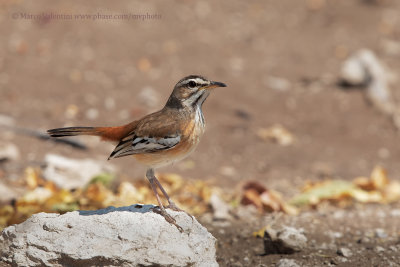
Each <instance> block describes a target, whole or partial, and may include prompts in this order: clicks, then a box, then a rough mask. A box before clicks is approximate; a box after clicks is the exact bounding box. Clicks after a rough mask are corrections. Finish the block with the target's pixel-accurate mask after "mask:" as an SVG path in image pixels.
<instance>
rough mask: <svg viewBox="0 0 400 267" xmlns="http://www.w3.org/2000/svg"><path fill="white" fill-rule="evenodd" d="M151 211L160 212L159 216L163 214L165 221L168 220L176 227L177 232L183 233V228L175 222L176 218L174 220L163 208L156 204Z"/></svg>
mask: <svg viewBox="0 0 400 267" xmlns="http://www.w3.org/2000/svg"><path fill="white" fill-rule="evenodd" d="M153 211H154V212H155V213H158V214H160V215H161V216H163V217H164V219H165V220H166V221H167V222H169V223H170V224H172V225H174V226H175V227H176V228H178V230H179V232H181V233H183V228H182V227H180V226H179V225H178V224H177V223H176V220H175V219H174V218H173V217H172V216H171V215H169V214H168V213H167V212H166V211H165V209H161V208H160V207H158V206H157V207H155V208H153Z"/></svg>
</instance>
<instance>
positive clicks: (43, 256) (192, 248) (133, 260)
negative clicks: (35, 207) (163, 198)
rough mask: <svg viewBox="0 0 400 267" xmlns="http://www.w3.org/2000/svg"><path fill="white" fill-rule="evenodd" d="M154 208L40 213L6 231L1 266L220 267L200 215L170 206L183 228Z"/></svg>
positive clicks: (1, 239) (1, 245)
mask: <svg viewBox="0 0 400 267" xmlns="http://www.w3.org/2000/svg"><path fill="white" fill-rule="evenodd" d="M153 207H154V206H152V205H145V206H143V205H138V204H137V205H132V206H129V207H121V208H114V207H109V208H107V209H103V210H97V211H74V212H68V213H66V214H64V215H59V214H55V213H50V214H49V213H39V214H35V215H33V216H32V217H31V218H29V219H28V220H27V221H25V222H23V223H21V224H18V225H13V226H9V227H7V228H6V229H4V230H3V231H2V233H1V236H0V251H1V253H0V265H1V266H3V265H4V264H9V265H12V266H149V265H151V266H207V267H208V266H218V264H217V262H216V259H215V252H216V249H215V243H216V239H215V238H214V237H213V236H212V235H211V234H210V233H209V232H207V230H206V229H205V228H204V227H203V226H201V225H200V224H199V223H198V222H197V221H196V219H194V218H193V219H192V218H191V217H189V216H188V215H187V214H186V213H184V212H175V211H171V210H168V213H169V214H171V215H172V216H173V217H174V218H175V219H176V221H177V223H178V224H179V225H180V226H181V227H182V228H183V230H184V231H183V233H181V232H180V231H179V230H178V229H177V228H176V227H175V226H174V225H171V224H169V223H168V222H166V221H165V219H164V218H163V217H162V216H160V215H159V214H156V213H153V212H152V211H151V208H153ZM2 264H3V265H2Z"/></svg>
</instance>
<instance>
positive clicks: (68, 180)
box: [43, 154, 114, 189]
mask: <svg viewBox="0 0 400 267" xmlns="http://www.w3.org/2000/svg"><path fill="white" fill-rule="evenodd" d="M45 163H46V167H45V169H44V171H43V177H44V178H45V179H46V180H48V181H53V182H54V183H55V184H57V185H58V186H60V187H62V188H65V189H73V188H78V187H82V186H84V185H85V184H87V183H88V182H89V181H90V180H91V179H92V178H93V177H94V176H95V175H97V174H99V173H103V172H113V171H114V167H113V166H112V165H110V164H106V163H105V162H104V163H103V162H100V161H95V160H91V159H81V160H76V159H70V158H66V157H62V156H59V155H55V154H47V155H46V156H45Z"/></svg>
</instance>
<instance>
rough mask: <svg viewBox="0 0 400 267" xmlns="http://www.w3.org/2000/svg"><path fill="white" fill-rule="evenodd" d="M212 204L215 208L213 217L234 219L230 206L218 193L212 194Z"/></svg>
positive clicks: (216, 218)
mask: <svg viewBox="0 0 400 267" xmlns="http://www.w3.org/2000/svg"><path fill="white" fill-rule="evenodd" d="M210 204H211V207H212V209H213V217H214V219H215V220H229V219H232V216H231V215H230V213H229V211H230V207H229V205H228V204H227V203H225V201H223V200H222V199H221V198H220V197H219V196H218V195H217V194H212V195H211V197H210Z"/></svg>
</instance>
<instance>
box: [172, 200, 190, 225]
mask: <svg viewBox="0 0 400 267" xmlns="http://www.w3.org/2000/svg"><path fill="white" fill-rule="evenodd" d="M166 208H167V209H171V210H174V211H178V212H184V213H186V214H187V215H188V216H189V217H190V218H192V220H193V216H192V215H190V214H189V213H188V212H186V211H185V210H183V209H180V208H178V206H177V205H176V204H175V203H174V202H172V201H171V202H170V203H169V205H168V206H166Z"/></svg>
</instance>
